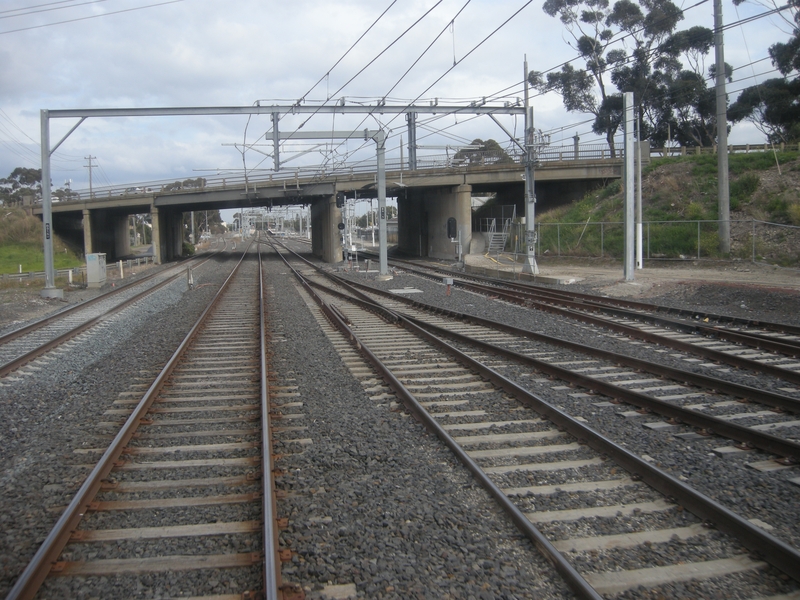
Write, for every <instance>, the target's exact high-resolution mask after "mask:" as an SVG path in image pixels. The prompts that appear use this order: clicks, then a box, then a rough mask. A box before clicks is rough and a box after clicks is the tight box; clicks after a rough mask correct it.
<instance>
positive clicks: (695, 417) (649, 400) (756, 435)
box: [399, 313, 800, 462]
mask: <svg viewBox="0 0 800 600" xmlns="http://www.w3.org/2000/svg"><path fill="white" fill-rule="evenodd" d="M399 314H400V315H401V316H403V317H404V318H406V319H408V320H409V321H411V322H412V323H414V324H415V325H418V326H419V327H422V328H424V329H427V330H429V331H432V332H434V333H436V334H437V335H444V336H447V337H451V338H453V339H456V340H458V341H460V342H463V343H467V344H470V345H472V346H476V347H478V348H481V349H482V350H485V351H487V352H491V353H493V354H497V355H499V356H503V357H505V358H510V359H512V360H515V361H517V362H520V363H522V364H526V365H529V366H531V367H533V368H534V369H536V370H537V371H540V372H542V373H546V374H548V375H551V376H553V377H556V378H558V379H561V380H563V381H567V382H569V383H571V384H574V385H578V386H581V387H583V388H586V389H589V390H592V391H594V392H597V393H599V394H603V395H605V396H608V397H609V398H614V399H617V400H621V401H624V402H627V403H628V404H631V405H633V406H638V407H640V408H643V409H646V410H647V411H648V412H652V413H656V414H659V415H662V416H664V417H668V418H670V419H672V420H673V421H675V422H677V423H683V424H685V425H691V426H694V427H697V428H699V429H700V430H702V431H705V432H708V433H714V434H717V435H720V436H722V437H726V438H729V439H732V440H736V441H737V442H742V443H745V444H748V445H749V446H750V447H752V448H758V449H760V450H764V451H765V452H770V453H772V454H776V455H778V456H780V457H783V458H788V459H791V460H792V461H794V462H800V443H798V442H793V441H791V440H785V439H782V438H779V437H777V436H774V435H770V434H768V433H763V432H761V431H756V430H753V429H751V428H749V427H745V426H743V425H737V424H736V423H730V422H728V421H725V420H724V419H720V418H718V417H713V416H710V415H706V414H704V413H702V412H699V411H696V410H692V409H690V408H683V407H681V406H676V405H675V404H671V403H669V402H666V401H664V400H659V399H658V398H654V397H653V396H650V395H648V394H643V393H641V392H636V391H633V390H628V389H625V388H622V387H619V386H616V385H614V384H613V383H609V382H607V381H601V380H599V379H595V378H593V377H591V376H589V375H583V374H581V373H575V372H572V371H570V370H569V369H565V368H563V367H559V366H557V365H551V364H549V363H546V362H544V361H541V360H537V359H535V358H533V357H530V356H526V355H524V354H520V353H518V352H514V351H513V350H508V349H506V348H502V347H500V346H495V345H494V344H490V343H488V342H482V341H480V340H476V339H473V338H470V337H468V336H466V335H463V334H461V333H456V332H454V331H450V330H448V329H446V328H444V327H439V326H437V325H433V324H431V323H427V322H425V321H421V320H419V319H416V318H414V317H411V316H409V315H404V314H402V313H399Z"/></svg>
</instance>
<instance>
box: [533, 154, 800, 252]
mask: <svg viewBox="0 0 800 600" xmlns="http://www.w3.org/2000/svg"><path fill="white" fill-rule="evenodd" d="M776 157H777V161H778V162H779V163H780V164H781V165H782V170H783V172H784V173H786V172H791V171H798V170H800V153H798V152H779V153H777V155H776V154H773V153H772V152H752V153H748V154H732V155H729V161H728V162H729V170H730V174H731V177H730V203H731V205H730V206H731V210H732V211H736V212H737V218H741V216H744V218H750V217H754V218H756V219H765V218H766V219H767V220H770V221H773V222H776V223H783V224H789V223H792V224H800V191H798V190H797V189H795V186H794V185H793V184H792V183H790V182H788V181H787V183H786V184H785V185H784V186H783V187H781V188H780V190H779V191H775V190H774V187H773V188H766V189H763V186H762V177H763V176H762V175H761V174H760V172H764V171H766V170H768V169H771V170H774V169H775V166H776ZM676 165H677V166H679V167H680V165H685V168H675V166H676ZM649 176H655V177H658V179H657V180H656V181H657V182H658V183H656V184H655V185H651V186H649V187H648V184H647V178H648V177H649ZM643 178H644V179H645V189H646V190H648V191H647V194H646V196H645V198H644V199H643V200H644V202H643V204H644V206H643V219H644V221H645V222H650V223H649V225H647V224H646V225H645V232H644V236H645V240H644V242H645V246H646V247H647V248H649V250H650V256H652V257H659V258H661V257H663V258H678V257H697V256H698V225H697V223H696V222H693V223H685V224H684V223H656V221H715V220H716V219H717V217H718V214H719V206H718V199H717V156H716V155H713V154H704V155H687V156H681V157H670V158H659V159H654V160H652V161H651V163H650V165H648V166H647V167H646V168H645V169H644V172H643ZM765 181H766V179H765ZM768 190H769V191H768ZM623 202H624V198H623V194H622V190H621V186H620V184H619V182H618V181H615V182H613V183H611V184H610V185H608V186H606V187H605V188H603V189H600V190H597V191H595V192H592V193H590V194H588V195H587V196H586V197H584V198H583V199H582V200H581V201H579V202H575V203H572V204H570V205H568V206H563V207H559V208H557V209H554V210H552V211H548V212H547V213H540V214H539V215H538V219H537V222H538V223H539V224H540V229H539V231H540V235H541V240H540V247H541V250H542V253H544V252H545V251H547V254H548V255H550V256H556V255H558V254H559V253H560V254H561V255H571V256H595V257H597V256H601V253H602V255H603V256H621V255H622V246H623V232H622V230H621V226H620V227H619V228H617V229H615V228H614V226H612V225H611V223H615V222H622V221H623ZM741 213H744V214H743V215H741ZM587 222H588V225H587ZM601 222H605V223H607V224H606V225H605V226H604V227H603V229H602V230H601V228H600V226H599V223H601ZM555 223H561V224H562V225H560V226H559V227H556V226H555V225H554V224H555ZM718 247H719V239H718V225H717V224H716V223H715V222H712V223H701V224H700V231H699V256H700V257H701V258H703V257H711V258H721V255H720V253H719V250H718ZM740 250H741V249H737V251H740ZM734 254H735V253H734ZM798 254H800V252H798ZM792 260H794V261H797V257H793V256H781V257H780V258H779V259H778V262H779V263H781V264H785V263H788V262H791V261H792Z"/></svg>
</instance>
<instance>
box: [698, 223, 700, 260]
mask: <svg viewBox="0 0 800 600" xmlns="http://www.w3.org/2000/svg"><path fill="white" fill-rule="evenodd" d="M697 260H700V221H698V222H697Z"/></svg>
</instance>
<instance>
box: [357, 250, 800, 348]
mask: <svg viewBox="0 0 800 600" xmlns="http://www.w3.org/2000/svg"><path fill="white" fill-rule="evenodd" d="M369 254H372V253H369ZM391 262H394V263H399V264H401V265H411V266H412V267H416V268H409V267H406V266H404V267H403V268H404V269H406V270H408V271H409V272H412V273H416V274H418V275H422V276H424V277H431V275H430V274H429V273H426V272H425V271H420V270H418V269H419V268H423V269H428V270H432V271H435V272H438V273H447V274H448V275H450V276H454V277H455V279H457V280H459V281H460V280H462V279H465V280H470V279H471V280H475V281H484V282H490V283H492V284H494V285H498V286H500V287H504V288H510V289H513V290H519V291H523V292H526V293H531V294H538V295H542V296H546V297H551V298H556V299H559V300H560V299H562V298H564V299H570V300H573V301H574V300H576V299H577V300H583V301H585V302H586V303H587V304H595V305H597V306H600V307H606V306H621V307H626V308H630V309H632V310H642V311H649V312H656V313H667V314H674V315H677V316H680V317H687V318H691V319H697V318H699V319H706V318H707V319H708V320H709V321H716V322H719V323H728V324H730V325H736V326H741V327H762V328H764V329H768V330H770V331H775V332H778V333H788V334H795V335H800V326H797V325H789V324H786V323H775V322H770V321H762V320H759V319H745V318H742V317H734V316H730V315H719V314H715V313H710V312H705V311H697V310H688V309H684V308H674V307H670V306H662V305H660V304H651V303H648V302H641V301H638V300H626V299H623V298H605V297H598V296H594V295H592V294H585V293H582V292H573V291H569V292H568V291H565V290H554V289H550V288H544V287H541V285H536V284H535V283H532V284H528V283H520V282H518V281H513V280H508V279H498V278H495V277H481V276H478V275H466V274H463V273H459V274H454V273H453V272H452V271H450V270H447V269H442V268H437V267H426V266H423V265H419V264H417V263H414V262H411V261H407V260H402V259H397V258H393V259H392V261H391ZM454 283H455V281H454ZM712 329H714V328H713V327H712ZM748 335H757V334H748Z"/></svg>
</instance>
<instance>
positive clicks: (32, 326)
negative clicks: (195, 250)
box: [0, 251, 219, 345]
mask: <svg viewBox="0 0 800 600" xmlns="http://www.w3.org/2000/svg"><path fill="white" fill-rule="evenodd" d="M218 253H219V251H218V252H215V253H214V254H212V256H214V255H216V254H218ZM197 259H198V257H194V258H191V259H188V260H187V262H190V261H192V260H197ZM210 259H211V257H205V259H204V260H203V261H202V262H201V263H200V264H198V265H197V266H196V267H195V268H197V267H200V266H202V265H204V264H205V263H206V262H208V261H209V260H210ZM169 268H172V267H169ZM161 274H163V271H158V272H156V273H151V274H150V275H145V276H144V277H142V278H141V279H137V280H136V281H131V282H130V283H126V284H125V285H121V286H119V287H115V288H114V289H113V290H111V291H108V292H105V293H104V294H101V295H100V296H96V297H95V298H90V299H89V300H84V301H83V302H79V303H78V304H74V305H72V306H70V307H67V308H63V309H61V310H60V311H58V312H57V313H55V314H52V315H48V316H46V317H44V318H43V319H39V320H38V321H34V322H33V323H29V324H28V325H25V326H24V327H20V328H19V329H15V330H14V331H9V332H8V333H6V334H4V335H0V345H2V344H6V343H8V342H10V341H12V340H15V339H17V338H19V337H21V336H23V335H25V334H26V333H30V332H31V331H35V330H36V329H41V328H42V327H44V326H46V325H49V324H50V323H52V322H54V321H58V320H59V319H61V318H63V317H65V316H67V315H69V314H72V313H73V312H76V311H79V310H81V309H83V308H88V307H89V306H92V305H94V304H97V303H98V302H102V301H103V300H107V299H108V298H110V297H112V296H115V295H117V294H119V293H121V292H125V291H128V290H129V289H130V288H132V287H134V286H137V285H141V284H142V283H145V282H147V281H149V280H151V279H153V278H154V277H158V276H159V275H161Z"/></svg>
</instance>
